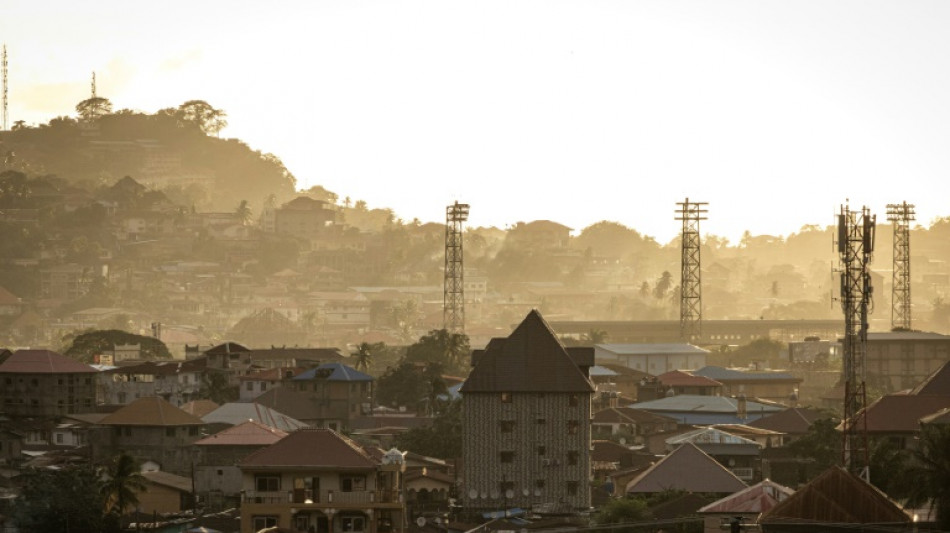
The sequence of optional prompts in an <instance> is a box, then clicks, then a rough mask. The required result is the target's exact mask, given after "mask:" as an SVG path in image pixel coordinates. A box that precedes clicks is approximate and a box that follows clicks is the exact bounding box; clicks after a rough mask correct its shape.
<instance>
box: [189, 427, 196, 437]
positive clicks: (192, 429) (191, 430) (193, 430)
mask: <svg viewBox="0 0 950 533" xmlns="http://www.w3.org/2000/svg"><path fill="white" fill-rule="evenodd" d="M197 435H198V426H191V427H189V428H188V436H189V437H195V436H197Z"/></svg>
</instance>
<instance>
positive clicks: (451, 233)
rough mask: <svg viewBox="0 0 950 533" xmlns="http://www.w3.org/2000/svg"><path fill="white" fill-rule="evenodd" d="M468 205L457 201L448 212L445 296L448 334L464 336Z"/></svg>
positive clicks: (443, 305) (443, 319)
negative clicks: (464, 251)
mask: <svg viewBox="0 0 950 533" xmlns="http://www.w3.org/2000/svg"><path fill="white" fill-rule="evenodd" d="M468 210H469V206H468V204H460V203H458V202H457V201H456V202H455V203H454V204H452V205H450V206H448V207H446V208H445V294H444V296H443V300H442V323H443V327H444V328H445V329H446V331H448V332H449V333H464V332H465V289H464V283H463V275H464V270H465V269H464V266H463V264H462V223H463V222H465V221H466V220H468Z"/></svg>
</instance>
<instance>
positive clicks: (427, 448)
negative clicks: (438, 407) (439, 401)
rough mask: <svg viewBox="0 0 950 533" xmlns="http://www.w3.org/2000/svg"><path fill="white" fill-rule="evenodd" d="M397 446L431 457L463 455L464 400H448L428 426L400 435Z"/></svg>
mask: <svg viewBox="0 0 950 533" xmlns="http://www.w3.org/2000/svg"><path fill="white" fill-rule="evenodd" d="M395 444H396V447H397V448H398V449H400V450H404V451H411V452H414V453H418V454H422V455H426V456H429V457H438V458H440V459H455V458H457V457H461V456H462V402H461V401H460V400H455V401H451V402H448V403H447V404H446V406H445V409H443V410H442V412H441V413H440V414H439V416H437V417H436V418H435V420H433V421H432V425H431V426H428V427H418V428H413V429H410V430H409V431H407V432H405V433H403V434H402V435H399V436H398V437H397V438H396V443H395Z"/></svg>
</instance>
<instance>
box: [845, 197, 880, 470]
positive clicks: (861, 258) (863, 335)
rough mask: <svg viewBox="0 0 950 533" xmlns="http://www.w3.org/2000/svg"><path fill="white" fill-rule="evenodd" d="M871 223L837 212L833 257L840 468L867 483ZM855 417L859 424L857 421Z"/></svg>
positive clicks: (868, 217) (864, 211) (862, 215)
mask: <svg viewBox="0 0 950 533" xmlns="http://www.w3.org/2000/svg"><path fill="white" fill-rule="evenodd" d="M875 226H876V217H875V216H874V215H872V214H871V212H870V210H869V209H868V208H867V207H862V208H861V211H851V210H850V208H849V207H848V206H847V205H843V206H841V212H840V214H839V215H838V254H839V256H840V260H841V308H842V310H843V311H844V319H845V333H844V339H843V352H844V353H843V356H842V359H843V366H844V368H843V376H842V377H843V378H844V418H843V431H842V433H841V434H842V439H843V445H842V462H843V466H844V468H845V469H847V470H848V471H849V472H851V473H853V474H857V475H858V476H860V477H861V478H863V479H864V480H865V481H868V482H870V472H869V463H870V461H869V452H868V433H867V416H866V414H865V409H866V408H867V393H866V389H865V379H866V375H867V368H866V364H865V363H866V354H867V335H868V310H869V307H870V305H871V294H872V288H871V275H870V273H869V271H868V264H869V263H870V262H871V256H872V254H873V252H874V230H875ZM859 415H860V419H859Z"/></svg>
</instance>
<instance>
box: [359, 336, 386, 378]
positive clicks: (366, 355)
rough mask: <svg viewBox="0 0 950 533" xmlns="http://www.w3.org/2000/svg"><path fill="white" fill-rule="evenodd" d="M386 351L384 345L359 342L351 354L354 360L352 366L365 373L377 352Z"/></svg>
mask: <svg viewBox="0 0 950 533" xmlns="http://www.w3.org/2000/svg"><path fill="white" fill-rule="evenodd" d="M385 349H386V344H385V343H382V342H374V343H369V342H361V343H359V344H358V345H357V346H356V351H355V352H353V353H352V354H351V357H353V358H355V359H356V361H354V363H353V366H354V368H356V369H357V370H362V371H364V372H365V371H366V370H368V369H369V366H370V364H372V363H373V356H375V355H376V353H377V352H382V351H384V350H385Z"/></svg>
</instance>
